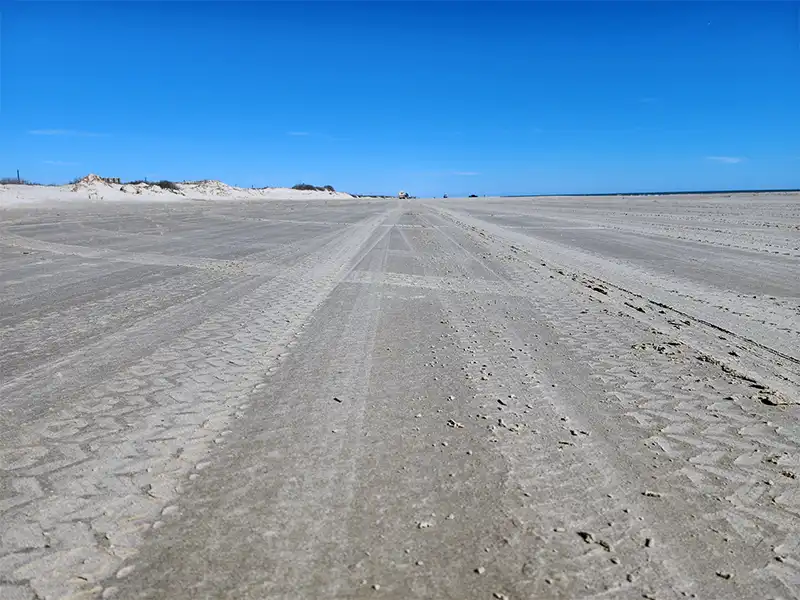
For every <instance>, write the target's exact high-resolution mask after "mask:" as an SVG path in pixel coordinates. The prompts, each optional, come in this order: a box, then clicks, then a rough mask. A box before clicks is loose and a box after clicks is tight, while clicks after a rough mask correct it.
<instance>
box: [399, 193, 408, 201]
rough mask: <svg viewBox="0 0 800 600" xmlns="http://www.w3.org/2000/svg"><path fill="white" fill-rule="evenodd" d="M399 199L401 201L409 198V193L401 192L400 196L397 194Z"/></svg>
mask: <svg viewBox="0 0 800 600" xmlns="http://www.w3.org/2000/svg"><path fill="white" fill-rule="evenodd" d="M397 197H398V198H400V199H401V200H402V199H404V198H408V192H403V191H401V192H400V193H399V194H397Z"/></svg>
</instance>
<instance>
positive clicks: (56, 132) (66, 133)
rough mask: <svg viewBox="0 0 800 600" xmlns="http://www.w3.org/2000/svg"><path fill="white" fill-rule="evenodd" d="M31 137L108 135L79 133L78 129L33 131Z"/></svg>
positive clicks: (102, 134) (103, 134)
mask: <svg viewBox="0 0 800 600" xmlns="http://www.w3.org/2000/svg"><path fill="white" fill-rule="evenodd" d="M28 134H30V135H61V136H77V137H105V136H107V135H108V134H106V133H95V132H93V131H79V130H77V129H31V130H30V131H29V132H28Z"/></svg>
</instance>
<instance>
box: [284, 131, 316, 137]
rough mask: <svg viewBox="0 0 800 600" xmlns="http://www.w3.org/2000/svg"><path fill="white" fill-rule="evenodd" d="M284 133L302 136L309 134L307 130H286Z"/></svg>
mask: <svg viewBox="0 0 800 600" xmlns="http://www.w3.org/2000/svg"><path fill="white" fill-rule="evenodd" d="M286 135H294V136H304V135H311V134H310V133H309V132H308V131H287V132H286Z"/></svg>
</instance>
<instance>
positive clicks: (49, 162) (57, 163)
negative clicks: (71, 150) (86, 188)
mask: <svg viewBox="0 0 800 600" xmlns="http://www.w3.org/2000/svg"><path fill="white" fill-rule="evenodd" d="M44 164H46V165H53V166H56V167H75V166H77V165H78V163H76V162H69V161H65V160H46V161H44Z"/></svg>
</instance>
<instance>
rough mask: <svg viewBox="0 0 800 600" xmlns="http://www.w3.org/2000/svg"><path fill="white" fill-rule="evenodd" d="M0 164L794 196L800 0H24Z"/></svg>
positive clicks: (8, 35)
mask: <svg viewBox="0 0 800 600" xmlns="http://www.w3.org/2000/svg"><path fill="white" fill-rule="evenodd" d="M0 17H1V18H2V21H1V22H0V28H1V29H0V31H1V32H2V43H1V47H2V58H1V59H0V60H2V73H1V77H0V82H1V83H2V90H1V93H2V97H1V98H0V99H1V100H2V106H1V107H0V108H1V112H0V169H2V172H1V173H0V175H2V176H8V175H13V174H14V173H15V170H16V169H17V168H19V169H20V170H21V172H22V175H23V176H24V177H27V178H30V179H34V180H39V181H44V182H58V181H65V180H68V179H70V178H72V177H74V176H76V175H82V174H85V173H87V172H90V171H91V172H96V173H99V174H101V175H105V176H117V177H122V178H123V179H133V178H142V177H148V178H151V179H152V178H167V179H174V180H183V179H200V178H211V179H221V180H224V181H226V182H228V183H232V184H238V185H243V186H249V185H256V186H264V185H293V184H295V183H298V182H300V181H304V182H308V183H314V184H319V185H323V184H331V185H334V186H335V187H336V188H337V189H343V190H348V191H353V192H362V193H366V192H373V193H391V194H394V193H396V192H397V190H399V189H406V190H408V191H409V192H410V193H412V194H416V195H419V196H422V195H431V194H435V195H440V194H443V193H449V194H451V195H456V194H467V193H476V194H512V193H570V192H572V193H589V192H616V191H650V190H664V191H667V190H681V189H733V188H765V187H800V3H799V2H774V3H772V2H766V1H759V2H752V3H749V2H730V3H727V2H708V3H693V2H652V3H650V2H620V3H606V2H588V3H581V2H569V1H564V2H554V3H547V2H514V3H498V2H487V3H479V2H465V3H457V2H443V3H433V2H424V3H415V2H399V3H387V2H369V3H368V2H357V3H346V4H340V3H333V2H309V3H304V2H293V3H285V4H277V3H269V2H244V3H232V2H221V3H213V2H199V3H193V2H163V3H162V2H132V3H125V2H85V3H80V2H54V3H47V2H9V1H8V0H6V1H5V2H3V3H2V4H0Z"/></svg>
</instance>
